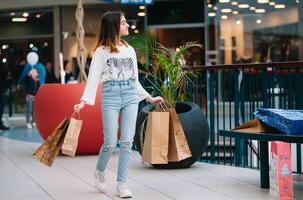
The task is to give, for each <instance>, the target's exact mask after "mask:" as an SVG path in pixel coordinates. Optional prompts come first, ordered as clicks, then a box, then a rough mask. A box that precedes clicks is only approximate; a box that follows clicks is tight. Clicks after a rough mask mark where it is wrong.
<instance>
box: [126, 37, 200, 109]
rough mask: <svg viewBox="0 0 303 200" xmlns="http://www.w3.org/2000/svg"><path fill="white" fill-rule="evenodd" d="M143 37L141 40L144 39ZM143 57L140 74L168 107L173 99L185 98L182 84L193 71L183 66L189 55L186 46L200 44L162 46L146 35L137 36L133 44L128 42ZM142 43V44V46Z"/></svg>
mask: <svg viewBox="0 0 303 200" xmlns="http://www.w3.org/2000/svg"><path fill="white" fill-rule="evenodd" d="M144 38H145V39H144ZM130 44H131V45H133V46H135V48H136V49H137V50H139V51H141V53H142V52H143V54H144V55H145V56H146V61H147V62H146V63H143V66H144V67H143V69H141V70H140V72H141V73H143V74H144V75H145V78H146V79H147V80H148V81H149V83H150V84H151V86H152V87H153V88H154V90H156V91H157V93H158V94H159V95H160V96H162V97H163V98H164V100H165V102H166V104H167V105H168V107H170V108H172V107H175V105H176V102H178V101H184V100H185V99H186V86H187V84H188V82H191V79H192V77H194V76H195V74H194V73H193V71H191V69H190V68H189V67H187V66H186V61H187V59H188V57H189V56H190V52H189V49H190V48H193V47H201V45H200V44H197V43H195V42H187V43H186V44H184V45H181V46H180V47H179V48H178V51H176V50H175V49H172V48H166V47H164V46H163V45H162V44H160V43H156V40H155V38H154V37H151V36H150V35H144V34H143V35H142V36H139V37H138V39H137V41H136V43H135V44H134V43H130ZM144 45H145V46H144Z"/></svg>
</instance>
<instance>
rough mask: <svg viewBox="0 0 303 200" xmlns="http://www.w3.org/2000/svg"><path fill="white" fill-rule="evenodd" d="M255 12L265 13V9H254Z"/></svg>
mask: <svg viewBox="0 0 303 200" xmlns="http://www.w3.org/2000/svg"><path fill="white" fill-rule="evenodd" d="M255 12H256V13H265V12H266V10H265V9H256V10H255Z"/></svg>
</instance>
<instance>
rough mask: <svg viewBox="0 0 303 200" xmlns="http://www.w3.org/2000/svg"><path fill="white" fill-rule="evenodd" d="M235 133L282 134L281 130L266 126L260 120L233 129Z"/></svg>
mask: <svg viewBox="0 0 303 200" xmlns="http://www.w3.org/2000/svg"><path fill="white" fill-rule="evenodd" d="M233 130H234V131H239V132H247V133H266V132H269V133H280V131H279V130H277V129H275V128H273V127H270V126H268V125H266V124H264V123H263V122H262V121H261V120H259V119H253V120H250V121H248V122H246V123H244V124H241V125H240V126H238V127H236V128H234V129H233Z"/></svg>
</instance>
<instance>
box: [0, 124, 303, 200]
mask: <svg viewBox="0 0 303 200" xmlns="http://www.w3.org/2000/svg"><path fill="white" fill-rule="evenodd" d="M18 120H19V121H20V123H19V122H18ZM22 120H23V119H22V118H21V120H20V119H14V120H12V119H10V121H9V123H10V124H11V125H12V126H13V128H12V129H11V130H10V131H7V132H0V199H1V200H19V199H20V200H21V199H22V200H44V199H45V200H46V199H56V200H69V199H71V200H80V199H83V200H95V199H96V200H101V199H105V200H106V199H119V198H118V196H116V193H115V179H116V171H117V162H118V159H117V158H118V149H117V151H115V152H114V154H113V156H112V159H111V160H110V162H109V165H108V169H107V171H106V178H107V182H108V187H107V189H106V193H105V194H102V193H99V192H98V191H97V190H96V188H95V187H94V184H93V182H94V180H93V168H94V166H95V163H96V161H97V156H77V157H75V158H70V157H66V156H59V157H58V158H57V159H56V160H55V162H54V164H53V166H52V167H51V168H49V167H46V166H44V165H42V164H40V163H39V162H38V161H37V160H35V159H33V158H32V156H31V155H32V153H33V151H34V150H35V149H36V148H37V147H38V146H39V145H40V144H41V138H40V136H39V134H38V133H37V130H35V129H33V130H28V129H26V128H25V127H23V125H21V124H22V123H21V122H22ZM295 179H296V180H301V181H296V180H295V181H294V190H295V199H297V200H299V199H301V200H302V199H303V181H302V177H300V176H296V177H295ZM129 187H130V188H131V190H132V192H133V193H134V198H133V199H139V200H148V199H151V200H154V199H181V200H186V199H188V200H194V199H206V200H208V199H209V200H232V199H239V200H243V199H245V200H262V199H264V200H265V199H273V198H272V197H271V196H270V195H269V190H266V189H260V188H259V171H257V170H253V169H244V168H235V167H230V166H222V165H214V164H207V163H195V164H194V165H193V166H192V167H191V168H189V169H179V170H159V169H154V168H152V167H150V166H148V165H142V164H141V161H140V155H139V154H138V153H137V152H133V156H132V163H131V165H130V171H129Z"/></svg>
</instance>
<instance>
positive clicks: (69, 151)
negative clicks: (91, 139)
mask: <svg viewBox="0 0 303 200" xmlns="http://www.w3.org/2000/svg"><path fill="white" fill-rule="evenodd" d="M77 114H78V115H77ZM77 116H78V118H77ZM82 122H83V120H80V113H74V114H73V115H72V117H71V119H70V122H69V126H68V129H67V132H66V135H65V138H64V142H63V145H62V154H65V155H68V156H75V154H76V151H77V146H78V139H79V135H80V131H81V127H82Z"/></svg>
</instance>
